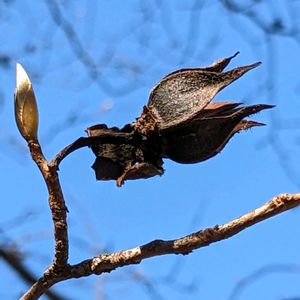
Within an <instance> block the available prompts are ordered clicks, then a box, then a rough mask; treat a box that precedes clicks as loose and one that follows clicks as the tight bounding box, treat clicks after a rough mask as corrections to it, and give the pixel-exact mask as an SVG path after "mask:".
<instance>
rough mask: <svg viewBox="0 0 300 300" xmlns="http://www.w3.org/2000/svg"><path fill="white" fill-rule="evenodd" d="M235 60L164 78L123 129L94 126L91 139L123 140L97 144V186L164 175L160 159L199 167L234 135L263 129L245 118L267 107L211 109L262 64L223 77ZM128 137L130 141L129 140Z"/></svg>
mask: <svg viewBox="0 0 300 300" xmlns="http://www.w3.org/2000/svg"><path fill="white" fill-rule="evenodd" d="M237 54H238V53H236V54H234V55H233V56H230V57H227V58H223V59H221V60H218V61H217V62H215V63H213V64H212V65H211V66H208V67H206V68H190V69H181V70H178V71H175V72H172V73H170V74H168V75H167V76H165V77H164V78H163V79H162V80H161V81H160V82H159V83H158V84H157V85H156V86H155V87H154V88H153V89H152V91H151V93H150V97H149V101H148V104H147V106H144V108H143V112H142V114H141V116H140V117H139V118H137V120H136V121H135V122H134V123H132V124H130V125H126V126H125V127H124V128H123V129H118V128H115V127H114V128H107V126H106V125H96V126H93V127H90V128H88V130H87V132H88V134H89V136H101V135H103V134H105V135H111V136H115V137H116V136H117V135H118V134H119V133H126V134H125V139H124V135H123V139H122V141H121V140H120V142H114V143H110V144H97V143H95V144H94V145H93V146H92V150H93V152H94V153H95V155H96V156H97V158H96V161H95V163H94V165H93V168H94V170H95V172H96V178H97V179H98V180H109V179H116V180H117V185H118V186H120V185H122V183H123V182H124V181H125V180H127V179H139V178H149V177H152V176H155V175H162V174H163V168H162V165H163V161H162V159H163V158H169V159H171V160H174V161H176V162H179V163H184V164H191V163H197V162H200V161H203V160H206V159H209V158H211V157H212V156H214V155H216V154H217V153H219V152H220V151H221V150H222V149H223V148H224V147H225V145H226V144H227V142H228V141H229V139H230V138H231V137H232V136H233V135H234V134H235V133H237V132H239V131H241V130H246V129H248V128H251V127H254V126H261V125H264V124H262V123H258V122H254V121H246V120H244V118H246V117H248V116H250V115H252V114H255V113H257V112H259V111H261V110H264V109H268V108H272V107H273V106H271V105H264V104H259V105H252V106H246V107H239V105H240V103H234V102H233V103H226V102H216V103H210V102H211V101H212V99H213V97H214V96H215V95H216V94H217V93H218V92H219V91H220V90H221V89H223V88H224V87H226V86H227V85H229V84H230V83H232V82H233V81H235V80H237V79H238V78H240V77H241V76H242V75H244V74H245V73H246V72H248V71H249V70H251V69H253V68H255V67H257V66H258V65H259V64H260V63H259V62H258V63H255V64H252V65H248V66H243V67H237V68H234V69H232V70H230V71H227V72H223V70H224V68H225V67H226V66H227V65H228V64H229V62H230V61H231V59H232V58H233V57H235V56H236V55H237ZM127 137H128V138H127Z"/></svg>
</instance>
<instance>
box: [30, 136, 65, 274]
mask: <svg viewBox="0 0 300 300" xmlns="http://www.w3.org/2000/svg"><path fill="white" fill-rule="evenodd" d="M28 146H29V149H30V153H31V156H32V159H33V160H34V162H35V163H36V164H37V166H38V167H39V169H40V171H41V173H42V175H43V177H44V180H45V183H46V185H47V189H48V193H49V199H48V201H49V206H50V209H51V213H52V220H53V223H54V238H55V254H54V261H53V265H52V267H53V268H54V269H55V270H56V271H57V270H60V269H62V268H64V267H65V266H66V265H67V261H68V251H69V242H68V231H67V211H68V209H67V207H66V204H65V200H64V196H63V193H62V189H61V186H60V182H59V178H58V174H57V172H56V169H55V168H51V166H50V165H49V164H48V162H47V160H46V158H45V157H44V155H43V153H42V149H41V146H40V145H39V143H38V142H29V143H28Z"/></svg>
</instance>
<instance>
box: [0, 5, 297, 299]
mask: <svg viewBox="0 0 300 300" xmlns="http://www.w3.org/2000/svg"><path fill="white" fill-rule="evenodd" d="M253 2H255V1H253ZM53 3H59V9H60V12H61V13H62V17H63V18H60V19H57V15H56V14H55V13H57V12H56V11H55V9H56V6H55V5H54V6H53ZM226 3H234V2H231V1H223V2H219V1H213V2H210V1H203V3H202V2H201V3H200V4H197V2H196V1H179V0H176V1H158V0H157V1H134V0H131V1H127V2H126V3H123V2H121V1H116V0H114V1H104V0H101V1H57V2H55V1H50V0H48V1H40V2H36V3H34V4H32V2H31V1H29V0H24V1H7V2H3V3H2V4H0V10H1V12H0V26H1V30H0V37H1V38H0V45H1V48H0V49H1V50H0V54H1V55H4V54H6V55H9V56H8V57H9V60H8V65H7V66H6V67H5V66H4V65H3V64H1V69H0V92H1V99H2V101H1V102H0V114H1V116H0V143H1V151H0V163H1V170H2V172H1V174H2V175H1V190H2V197H1V198H2V216H1V219H0V220H1V222H0V225H1V230H2V231H1V235H0V239H1V243H2V244H3V243H4V244H14V245H16V246H17V248H18V250H19V251H21V253H22V255H24V261H25V263H26V265H27V266H28V267H29V268H30V269H31V270H33V271H34V272H35V273H36V275H37V276H38V275H40V274H41V273H42V272H43V270H44V269H45V268H46V267H47V266H48V265H49V263H50V262H51V259H52V254H53V241H52V223H51V218H50V214H49V208H48V205H47V194H46V189H45V186H44V184H43V180H42V178H41V176H40V174H39V172H38V170H37V168H36V166H35V165H34V164H33V162H32V161H31V160H30V157H29V155H28V151H27V148H26V144H25V142H24V141H23V140H22V137H21V136H20V134H19V133H18V131H17V128H16V125H15V121H14V114H13V90H14V85H15V63H16V62H20V63H21V64H22V65H23V66H24V67H25V69H26V70H27V72H28V74H29V76H30V77H31V80H32V83H33V87H34V90H35V94H36V97H37V100H38V106H39V113H40V127H39V136H40V142H41V144H42V147H43V150H44V152H45V155H46V156H47V157H48V158H49V159H51V158H52V157H53V156H54V155H55V154H56V153H57V152H58V151H59V150H60V149H62V148H63V147H64V146H66V145H67V144H69V143H71V142H72V141H74V140H75V139H77V138H78V137H80V136H84V135H85V132H84V130H85V129H86V128H87V127H89V126H91V125H94V124H97V123H106V124H108V125H109V126H123V125H124V124H126V123H130V122H132V121H134V120H135V118H136V117H138V116H139V114H140V113H141V110H142V107H143V105H145V104H146V103H147V101H148V96H149V92H150V90H151V88H152V87H153V86H154V85H155V84H156V83H157V82H158V81H159V80H160V79H161V78H162V77H163V76H164V75H166V74H168V73H169V72H171V71H174V70H176V69H179V68H183V67H196V66H206V65H208V64H210V63H211V62H213V61H214V60H216V59H219V58H221V57H225V56H229V55H232V54H233V53H235V52H236V51H240V55H239V56H237V57H236V58H235V59H234V60H233V61H232V63H231V65H230V67H229V68H232V67H235V66H239V65H246V64H250V63H254V62H256V61H262V62H263V64H262V66H260V67H259V68H257V69H255V70H252V71H251V72H249V73H247V74H246V75H245V76H244V77H243V78H241V79H239V80H238V81H236V82H234V83H233V84H232V85H231V86H229V87H228V88H226V89H225V90H223V91H222V92H221V93H220V94H218V95H217V96H216V100H223V101H238V102H239V101H241V102H244V103H246V104H251V103H267V104H276V108H275V109H273V110H272V111H270V110H268V111H264V112H262V113H260V114H258V115H257V116H254V117H253V119H254V120H257V121H260V122H264V123H266V124H267V126H265V127H262V128H254V129H251V130H249V131H248V132H244V133H240V134H238V135H236V136H234V137H233V138H232V140H231V141H230V142H229V144H228V145H227V146H226V147H225V149H224V150H223V151H222V152H221V154H219V155H217V156H216V157H214V158H212V159H210V160H208V161H206V162H203V163H200V164H195V165H180V164H177V163H174V162H172V161H165V164H164V167H165V170H166V172H165V174H164V175H163V176H162V177H154V178H151V179H148V180H138V181H128V182H126V184H125V185H124V186H123V187H122V188H117V187H116V185H115V182H113V181H109V182H96V180H95V176H94V173H93V170H92V169H91V168H90V166H91V165H92V163H93V161H94V156H93V154H92V152H91V151H90V150H89V149H81V150H79V151H77V152H75V153H73V154H72V155H71V156H69V157H68V158H66V160H65V161H63V163H62V164H61V168H60V169H61V170H60V177H61V182H62V187H63V190H64V194H65V200H66V202H67V206H68V208H69V211H70V213H69V215H68V221H69V234H70V246H71V249H70V262H71V263H76V262H78V261H80V260H83V259H86V258H89V257H92V256H95V255H97V254H99V253H101V251H109V252H112V251H117V250H121V249H127V248H131V247H135V246H137V245H142V244H144V243H147V242H149V241H151V240H153V239H174V238H176V237H181V236H183V235H185V234H188V233H190V232H192V231H196V230H199V229H201V228H205V227H208V226H214V225H216V224H222V223H224V222H227V221H229V220H231V219H233V218H235V217H238V216H240V215H241V214H243V213H246V212H248V211H250V210H252V209H254V208H256V207H257V206H259V205H261V204H263V203H264V202H266V201H267V200H268V199H270V198H271V197H273V196H275V195H277V194H279V193H282V192H289V193H294V192H297V191H299V186H300V184H299V178H300V174H299V170H298V169H297V165H298V163H299V157H300V156H299V111H300V104H299V97H298V94H299V90H300V84H299V76H298V70H299V67H300V62H299V49H300V45H299V41H298V40H299V39H298V36H297V34H298V33H295V34H294V35H292V34H289V33H290V32H291V29H293V28H297V26H298V24H297V22H296V20H297V18H296V17H297V16H300V14H299V13H298V12H299V9H300V6H299V3H298V2H297V1H290V2H289V4H285V2H284V1H271V0H270V1H261V2H257V4H256V5H255V6H254V7H253V8H251V3H252V1H245V4H244V5H245V7H244V8H243V9H241V12H240V13H236V12H234V7H233V10H230V8H228V7H227V8H226V5H225V4H226ZM249 12H251V13H250V14H249ZM249 16H250V17H249ZM251 16H254V17H251ZM57 21H60V24H59V25H58V24H57ZM275 21H276V22H277V23H276V22H275ZM262 24H263V25H262ZM272 24H273V25H272ZM274 24H275V25H276V24H277V25H276V26H277V27H276V26H275V25H274ZM278 24H279V25H280V24H283V26H279V25H278ZM272 26H273V27H272ZM279 27H280V28H281V29H278V28H279ZM298 27H299V26H298ZM70 28H71V29H72V30H74V34H73V35H71V38H70ZM262 28H273V31H272V34H266V33H265V32H264V30H262ZM68 30H69V31H68ZM276 30H277V32H275V31H276ZM66 31H67V32H68V33H69V36H68V35H66ZM295 32H296V31H295ZM71 33H72V32H71ZM91 62H92V63H94V64H96V66H97V67H96V68H95V69H93V70H92V72H93V73H92V74H93V76H94V79H93V78H91V69H90V68H89V63H91ZM95 74H96V75H95ZM95 76H98V77H97V78H96V79H95ZM18 216H20V218H18ZM24 216H27V217H24ZM298 219H299V209H295V210H293V211H290V212H287V213H284V214H282V215H279V216H277V217H275V218H272V219H270V220H267V221H265V222H263V223H260V224H258V225H255V226H253V227H251V228H249V229H247V230H246V231H244V232H242V233H240V234H239V235H237V236H235V237H233V238H231V239H228V240H226V241H223V242H220V243H217V244H213V245H211V246H209V247H207V248H203V249H200V250H198V251H194V253H192V254H191V255H188V256H186V257H181V256H164V257H158V258H153V259H149V260H147V261H144V262H142V263H141V264H140V265H138V266H133V267H127V268H123V269H119V270H117V271H114V272H113V273H111V274H107V275H104V276H101V277H96V276H93V277H91V278H83V279H78V280H72V281H68V282H63V283H59V284H58V285H57V286H56V287H55V290H56V291H58V292H60V293H61V294H62V295H65V296H68V297H70V298H71V299H118V298H119V297H120V296H122V299H148V298H150V299H156V298H157V299H230V295H231V293H232V291H233V290H234V288H235V287H236V285H237V283H238V282H239V281H240V280H242V279H244V278H247V276H250V275H251V274H252V273H253V272H256V271H257V270H259V269H260V268H263V267H266V266H276V264H278V263H280V264H288V265H292V266H299V250H300V244H299V234H300V229H299V226H298ZM0 267H1V270H2V272H1V274H2V275H0V276H1V280H0V290H1V292H0V295H1V297H2V298H5V299H15V298H16V297H18V295H19V294H20V293H21V292H22V291H24V289H25V285H24V283H23V282H22V281H21V280H19V279H18V277H17V276H16V274H15V273H14V272H13V271H12V270H10V269H9V268H7V266H6V265H5V263H4V262H3V261H0ZM276 270H277V269H276ZM276 270H275V271H272V272H270V273H268V275H266V276H263V277H261V278H257V280H255V281H254V282H253V283H252V284H251V285H249V286H247V287H246V288H245V290H243V291H242V294H241V295H240V297H237V298H231V299H254V298H255V299H288V298H289V297H290V298H291V297H293V296H294V297H295V296H298V297H299V295H300V290H299V278H300V274H299V272H297V271H296V272H285V271H284V268H278V271H276ZM168 276H169V277H168ZM168 278H171V279H170V280H169V281H168V280H167V279H168ZM12 282H13V283H14V286H13V287H14V289H12V288H7V286H9V287H10V286H12V285H11V283H12Z"/></svg>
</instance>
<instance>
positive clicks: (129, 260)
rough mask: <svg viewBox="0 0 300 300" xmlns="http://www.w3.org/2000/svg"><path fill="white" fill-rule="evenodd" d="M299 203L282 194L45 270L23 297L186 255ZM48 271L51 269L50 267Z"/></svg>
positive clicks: (296, 197)
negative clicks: (205, 223)
mask: <svg viewBox="0 0 300 300" xmlns="http://www.w3.org/2000/svg"><path fill="white" fill-rule="evenodd" d="M298 205H300V193H297V194H281V195H279V196H277V197H274V198H273V199H271V200H270V201H268V202H267V203H265V204H264V205H262V206H261V207H258V208H257V209H255V210H253V211H251V212H249V213H247V214H245V215H243V216H241V217H238V218H236V219H234V220H232V221H230V222H228V223H225V224H223V225H216V226H214V227H210V228H206V229H204V230H199V231H197V232H194V233H192V234H189V235H187V236H184V237H182V238H179V239H175V240H169V241H163V240H154V241H152V242H150V243H148V244H145V245H142V246H139V247H136V248H132V249H129V250H123V251H119V252H115V253H112V254H107V253H103V254H101V255H99V256H97V257H94V258H92V259H88V260H85V261H82V262H80V263H79V264H76V265H72V266H68V267H67V268H65V269H64V270H62V271H61V272H60V273H56V274H55V273H53V272H48V273H47V272H46V273H45V274H44V276H43V277H41V278H40V279H39V281H38V282H37V283H35V284H34V285H33V286H32V288H31V289H30V290H29V291H28V292H27V294H26V295H24V296H23V298H22V299H23V300H27V299H37V298H38V297H39V296H40V295H42V294H43V293H44V292H45V291H46V290H47V289H48V288H49V287H51V286H52V285H54V284H55V283H57V282H60V281H63V280H67V279H71V278H80V277H83V276H89V275H92V274H96V275H100V274H102V273H105V272H111V271H113V270H115V269H117V268H120V267H123V266H126V265H131V264H138V263H140V262H141V261H142V260H144V259H147V258H150V257H155V256H160V255H165V254H184V255H185V254H189V253H190V252H192V251H193V250H195V249H199V248H202V247H205V246H208V245H210V244H212V243H215V242H218V241H222V240H225V239H227V238H230V237H232V236H234V235H236V234H238V233H239V232H241V231H243V230H245V229H246V228H248V227H250V226H252V225H254V224H256V223H258V222H261V221H264V220H266V219H268V218H271V217H273V216H275V215H277V214H280V213H282V212H284V211H286V210H289V209H292V208H294V207H296V206H298ZM50 271H51V270H50Z"/></svg>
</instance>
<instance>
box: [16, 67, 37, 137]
mask: <svg viewBox="0 0 300 300" xmlns="http://www.w3.org/2000/svg"><path fill="white" fill-rule="evenodd" d="M14 98H15V103H14V105H15V118H16V122H17V126H18V129H19V131H20V133H21V135H22V136H23V137H24V139H25V140H26V141H27V142H29V141H37V131H38V120H39V116H38V109H37V103H36V100H35V95H34V91H33V89H32V85H31V82H30V79H29V77H28V75H27V73H26V71H25V70H24V69H23V67H22V66H21V65H20V64H18V63H17V65H16V89H15V94H14Z"/></svg>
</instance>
